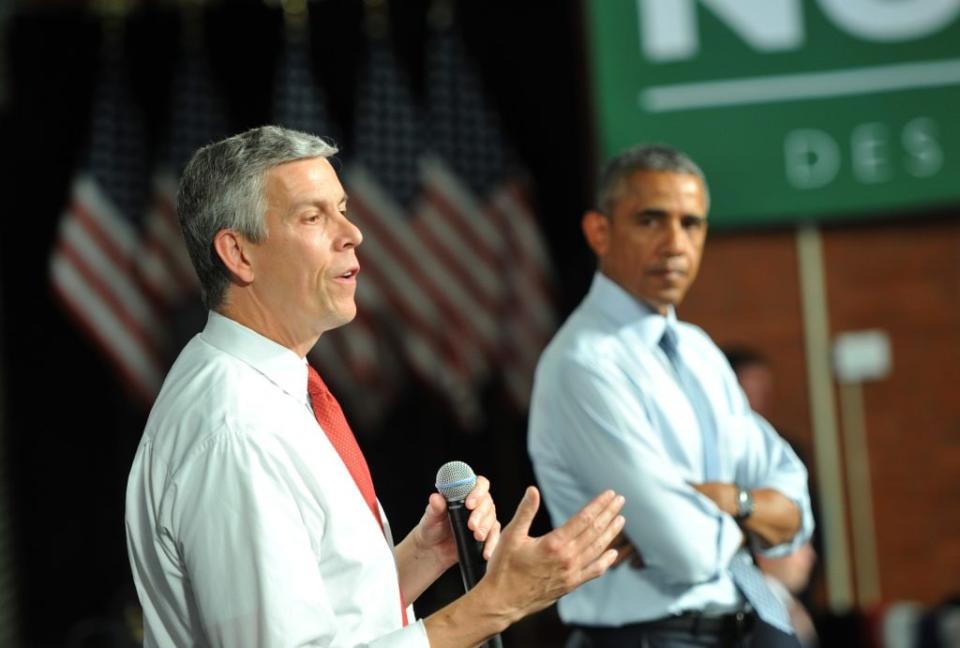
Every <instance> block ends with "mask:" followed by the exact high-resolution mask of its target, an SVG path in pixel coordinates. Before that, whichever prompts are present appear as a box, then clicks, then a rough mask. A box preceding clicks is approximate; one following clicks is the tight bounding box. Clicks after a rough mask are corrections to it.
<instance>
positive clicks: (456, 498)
mask: <svg viewBox="0 0 960 648" xmlns="http://www.w3.org/2000/svg"><path fill="white" fill-rule="evenodd" d="M476 485H477V476H476V475H475V474H474V473H473V469H472V468H471V467H470V466H468V465H467V464H465V463H464V462H462V461H448V462H447V463H445V464H443V465H442V466H440V470H438V471H437V483H436V486H437V491H439V493H440V494H441V495H443V497H444V499H446V500H447V515H448V516H449V517H450V527H451V528H452V529H453V538H454V540H456V543H457V559H458V561H459V563H460V576H461V577H462V578H463V589H464V591H467V590H470V589H472V588H473V586H474V585H476V584H477V582H479V580H480V579H481V578H483V575H484V574H485V573H486V572H487V563H486V561H485V560H484V559H483V543H482V542H478V541H477V540H476V539H475V538H474V537H473V531H471V530H470V529H469V528H467V520H469V519H470V511H469V510H468V509H467V507H466V506H465V505H464V503H463V502H464V500H466V499H467V495H469V494H470V491H472V490H473V487H474V486H476ZM483 646H484V648H503V643H502V642H501V640H500V635H494V636H492V637H490V639H488V640H487V642H486V643H485V644H483Z"/></svg>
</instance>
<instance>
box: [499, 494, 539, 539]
mask: <svg viewBox="0 0 960 648" xmlns="http://www.w3.org/2000/svg"><path fill="white" fill-rule="evenodd" d="M539 508H540V491H538V490H537V488H536V486H527V490H526V491H525V492H524V494H523V499H522V500H520V503H519V504H518V505H517V512H516V513H514V514H513V519H512V520H510V524H508V525H507V527H506V528H505V529H504V530H503V533H504V535H521V536H526V535H529V534H530V525H531V524H533V518H534V517H536V515H537V510H538V509H539Z"/></svg>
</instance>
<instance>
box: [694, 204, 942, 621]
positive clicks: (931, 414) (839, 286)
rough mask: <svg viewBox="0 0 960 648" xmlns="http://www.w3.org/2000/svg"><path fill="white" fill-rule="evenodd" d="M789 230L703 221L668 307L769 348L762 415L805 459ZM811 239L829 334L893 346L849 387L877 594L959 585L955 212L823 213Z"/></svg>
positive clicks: (915, 595)
mask: <svg viewBox="0 0 960 648" xmlns="http://www.w3.org/2000/svg"><path fill="white" fill-rule="evenodd" d="M795 239H796V235H795V233H794V232H793V231H775V232H763V233H750V234H743V233H713V234H711V237H710V240H709V241H708V243H707V251H706V254H705V257H704V261H703V266H702V268H701V274H700V277H699V279H698V280H697V283H696V284H695V285H694V287H693V289H692V290H691V292H690V294H689V296H688V297H687V300H686V302H685V303H684V304H683V306H682V308H681V309H680V316H681V317H682V318H683V319H686V320H689V321H692V322H695V323H697V324H699V325H701V326H703V327H704V328H705V329H706V330H707V331H708V332H709V333H710V334H711V335H712V336H713V338H714V340H715V341H716V342H717V343H718V344H720V345H721V346H723V345H728V344H749V345H750V346H752V347H754V348H756V349H758V350H759V351H761V352H762V353H764V354H765V355H766V356H768V357H769V358H770V360H771V363H772V365H773V367H774V370H775V373H776V385H775V397H774V404H773V407H772V414H771V419H772V420H773V422H774V423H775V424H776V425H777V427H778V428H779V429H781V430H783V431H784V433H785V435H788V436H790V437H791V438H793V439H794V440H796V441H797V442H798V444H799V446H800V448H801V449H804V450H805V452H806V456H807V458H808V460H810V461H811V462H812V461H813V457H814V454H813V446H812V443H813V439H812V435H811V431H810V420H811V419H810V412H809V398H808V393H807V378H806V362H805V355H804V354H805V351H804V342H803V328H802V322H803V320H802V311H801V300H800V288H799V275H798V264H797V252H796V240H795ZM822 240H823V251H824V265H825V267H824V273H825V277H826V282H827V300H828V311H829V323H830V334H831V336H835V335H836V334H837V333H841V332H844V331H853V330H861V329H872V328H879V329H882V330H884V331H886V332H887V334H888V335H889V336H890V339H891V343H892V347H893V372H892V374H891V375H890V376H889V377H888V378H886V379H884V380H881V381H877V382H871V383H867V384H865V385H864V388H863V394H864V405H865V408H866V433H867V439H868V441H867V442H868V452H869V460H870V469H871V477H872V488H873V504H874V518H875V527H876V532H877V552H878V562H879V572H880V588H881V593H882V597H883V599H884V600H886V601H893V600H901V599H912V600H918V601H921V602H924V603H935V602H938V601H940V600H942V599H943V598H944V597H946V596H947V595H949V594H957V593H960V220H958V219H949V218H929V219H911V220H901V221H898V222H895V223H885V224H881V225H851V226H847V227H833V228H828V229H825V230H823V231H822ZM839 426H840V420H839V417H838V427H839ZM811 469H812V470H813V471H814V472H815V471H816V466H815V465H814V466H811ZM850 547H851V552H852V550H853V548H852V544H851V545H850ZM853 558H854V560H855V559H856V557H855V556H854V557H853ZM851 582H853V581H851Z"/></svg>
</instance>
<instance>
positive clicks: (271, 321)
mask: <svg viewBox="0 0 960 648" xmlns="http://www.w3.org/2000/svg"><path fill="white" fill-rule="evenodd" d="M216 310H217V312H218V313H220V314H221V315H223V316H224V317H229V318H230V319H232V320H233V321H235V322H237V323H238V324H242V325H244V326H246V327H247V328H248V329H250V330H252V331H256V332H257V333H259V334H260V335H262V336H263V337H265V338H267V339H269V340H273V341H274V342H276V343H277V344H279V345H281V346H284V347H286V348H288V349H290V350H291V351H293V352H294V353H296V354H297V355H298V356H299V357H301V358H304V357H306V355H307V353H309V351H310V349H312V348H313V346H314V345H315V344H316V343H317V340H319V339H320V334H319V333H317V334H309V333H304V332H302V331H297V330H296V329H295V327H293V326H290V325H288V324H287V323H285V322H284V321H283V318H280V317H277V316H276V315H275V314H274V313H273V312H272V311H271V310H269V309H267V308H263V307H262V304H259V303H256V302H251V301H250V300H245V299H239V300H227V301H225V302H224V303H223V304H222V305H221V306H220V307H219V308H217V309H216Z"/></svg>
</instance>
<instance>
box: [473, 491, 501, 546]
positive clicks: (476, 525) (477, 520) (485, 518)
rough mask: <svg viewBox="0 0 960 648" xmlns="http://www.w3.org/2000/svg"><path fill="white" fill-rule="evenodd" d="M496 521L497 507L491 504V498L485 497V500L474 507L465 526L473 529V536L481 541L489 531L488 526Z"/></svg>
mask: <svg viewBox="0 0 960 648" xmlns="http://www.w3.org/2000/svg"><path fill="white" fill-rule="evenodd" d="M496 521H497V509H496V507H495V506H494V505H493V500H491V499H487V501H486V502H484V503H483V504H481V505H480V506H479V507H477V508H476V509H474V511H473V513H471V514H470V519H469V520H468V521H467V528H469V529H472V530H473V537H474V538H476V539H477V540H480V541H483V540H485V539H486V537H487V533H489V532H490V527H492V526H493V523H494V522H496Z"/></svg>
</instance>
